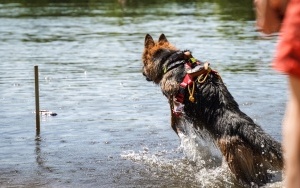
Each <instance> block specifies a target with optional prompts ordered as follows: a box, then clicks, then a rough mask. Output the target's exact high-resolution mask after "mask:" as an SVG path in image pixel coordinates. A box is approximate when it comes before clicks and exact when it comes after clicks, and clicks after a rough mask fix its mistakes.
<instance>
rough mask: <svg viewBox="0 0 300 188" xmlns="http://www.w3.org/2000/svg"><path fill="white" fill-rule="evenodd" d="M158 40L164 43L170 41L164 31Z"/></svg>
mask: <svg viewBox="0 0 300 188" xmlns="http://www.w3.org/2000/svg"><path fill="white" fill-rule="evenodd" d="M158 42H159V43H160V44H164V43H168V42H169V41H168V40H167V37H166V36H165V34H163V33H162V34H161V35H160V37H159V39H158Z"/></svg>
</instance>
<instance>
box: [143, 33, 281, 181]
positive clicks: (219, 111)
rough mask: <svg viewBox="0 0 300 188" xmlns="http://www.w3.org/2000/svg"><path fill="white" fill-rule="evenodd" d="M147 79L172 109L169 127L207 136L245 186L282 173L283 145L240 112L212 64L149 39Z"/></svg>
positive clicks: (163, 41)
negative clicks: (186, 126)
mask: <svg viewBox="0 0 300 188" xmlns="http://www.w3.org/2000/svg"><path fill="white" fill-rule="evenodd" d="M142 60H143V75H144V76H145V77H146V79H147V81H152V82H154V83H155V84H157V85H160V87H161V90H162V92H163V94H164V95H165V96H166V97H167V99H168V101H169V104H170V109H171V127H172V128H173V130H174V131H175V132H176V133H177V134H179V133H184V130H182V127H181V126H180V122H182V120H184V121H188V122H190V123H191V124H192V126H193V129H194V130H197V132H200V135H201V132H204V131H205V132H208V134H209V137H211V139H212V140H213V141H214V144H215V145H216V146H217V147H218V148H219V150H220V151H221V153H222V154H223V157H224V158H225V160H226V162H227V164H228V167H229V169H230V170H231V172H232V174H233V175H234V177H236V179H237V180H238V181H240V182H242V183H243V184H248V185H258V186H260V185H264V184H265V183H268V182H270V181H271V178H272V174H270V171H281V170H282V168H283V155H282V149H281V144H280V143H279V142H277V141H276V140H274V139H273V138H271V137H270V136H269V135H268V134H266V133H265V132H264V131H263V129H262V128H261V127H260V126H259V125H257V124H255V123H254V121H253V120H252V119H251V118H250V117H249V116H247V115H246V114H245V113H243V112H242V111H241V110H240V109H239V105H238V104H237V102H236V101H235V100H234V98H233V96H232V95H231V94H230V93H229V91H228V90H227V88H226V86H225V84H224V83H223V81H222V79H221V77H220V75H219V74H218V73H217V72H216V71H214V70H212V69H211V68H210V66H209V64H208V63H203V62H201V61H199V60H197V59H195V58H194V57H193V56H192V54H191V52H190V51H188V50H185V51H180V50H179V49H177V48H176V47H175V46H173V45H172V44H170V43H169V42H168V40H167V38H166V37H165V35H164V34H161V36H160V37H159V40H158V41H154V40H153V38H152V37H151V36H150V35H149V34H147V35H146V37H145V43H144V52H143V55H142Z"/></svg>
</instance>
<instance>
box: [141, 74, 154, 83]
mask: <svg viewBox="0 0 300 188" xmlns="http://www.w3.org/2000/svg"><path fill="white" fill-rule="evenodd" d="M143 75H144V76H145V77H146V80H147V81H148V82H151V81H153V80H151V79H150V78H149V77H148V76H147V75H146V74H145V72H143Z"/></svg>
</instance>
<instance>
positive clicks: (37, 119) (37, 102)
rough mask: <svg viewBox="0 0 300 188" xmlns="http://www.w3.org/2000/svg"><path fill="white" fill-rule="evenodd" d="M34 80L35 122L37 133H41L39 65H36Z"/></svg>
mask: <svg viewBox="0 0 300 188" xmlns="http://www.w3.org/2000/svg"><path fill="white" fill-rule="evenodd" d="M34 81H35V123H36V134H37V135H38V134H40V99H39V98H40V96H39V67H38V66H37V65H35V66H34Z"/></svg>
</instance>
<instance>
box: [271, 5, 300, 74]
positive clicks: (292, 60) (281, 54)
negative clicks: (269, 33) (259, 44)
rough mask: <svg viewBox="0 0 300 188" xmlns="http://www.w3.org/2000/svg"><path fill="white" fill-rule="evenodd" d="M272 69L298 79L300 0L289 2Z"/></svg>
mask: <svg viewBox="0 0 300 188" xmlns="http://www.w3.org/2000/svg"><path fill="white" fill-rule="evenodd" d="M273 67H274V68H275V69H276V70H279V71H281V72H283V73H286V74H289V75H294V76H297V77H298V78H300V0H290V2H289V4H288V7H287V10H286V15H285V18H284V21H283V24H282V28H281V38H280V40H279V44H278V46H277V51H276V55H275V60H274V62H273Z"/></svg>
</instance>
